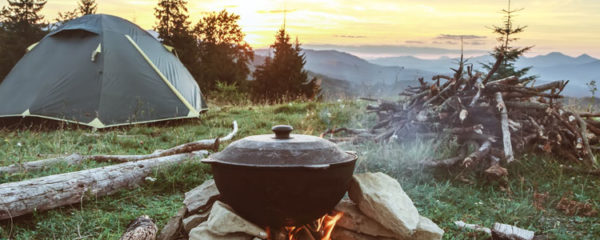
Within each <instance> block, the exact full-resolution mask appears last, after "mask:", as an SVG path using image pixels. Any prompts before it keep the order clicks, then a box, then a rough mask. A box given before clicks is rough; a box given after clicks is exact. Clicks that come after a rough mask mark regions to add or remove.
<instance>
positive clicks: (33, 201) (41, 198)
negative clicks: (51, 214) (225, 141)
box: [0, 151, 208, 220]
mask: <svg viewBox="0 0 600 240" xmlns="http://www.w3.org/2000/svg"><path fill="white" fill-rule="evenodd" d="M206 154H208V152H207V151H197V152H193V153H185V154H177V155H172V156H166V157H160V158H152V159H147V160H142V161H138V162H129V163H122V164H117V165H113V166H108V167H101V168H94V169H88V170H83V171H78V172H72V173H64V174H58V175H52V176H47V177H41V178H35V179H30V180H25V181H21V182H12V183H5V184H0V220H4V219H9V218H14V217H18V216H22V215H25V214H29V213H32V212H34V211H45V210H49V209H53V208H57V207H61V206H65V205H69V204H74V203H78V202H80V201H82V199H83V198H84V197H85V196H86V195H92V196H96V197H100V196H106V195H110V194H113V193H115V192H117V191H119V190H121V189H125V188H133V187H136V186H138V185H139V184H141V183H142V182H143V181H144V178H145V177H146V176H148V175H150V174H152V173H153V172H154V170H155V169H157V168H161V167H167V166H171V165H174V164H179V163H182V162H185V161H188V160H190V159H193V158H197V157H203V156H205V155H206Z"/></svg>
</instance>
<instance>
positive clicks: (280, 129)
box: [271, 125, 294, 139]
mask: <svg viewBox="0 0 600 240" xmlns="http://www.w3.org/2000/svg"><path fill="white" fill-rule="evenodd" d="M293 130H294V128H293V127H292V126H290V125H277V126H274V127H273V128H271V131H273V132H274V133H275V139H290V133H291V132H292V131H293Z"/></svg>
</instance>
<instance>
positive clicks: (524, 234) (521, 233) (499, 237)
mask: <svg viewBox="0 0 600 240" xmlns="http://www.w3.org/2000/svg"><path fill="white" fill-rule="evenodd" d="M534 236H535V232H533V231H529V230H525V229H522V228H518V227H515V226H511V225H507V224H502V223H494V227H493V228H492V239H496V240H532V239H533V237H534Z"/></svg>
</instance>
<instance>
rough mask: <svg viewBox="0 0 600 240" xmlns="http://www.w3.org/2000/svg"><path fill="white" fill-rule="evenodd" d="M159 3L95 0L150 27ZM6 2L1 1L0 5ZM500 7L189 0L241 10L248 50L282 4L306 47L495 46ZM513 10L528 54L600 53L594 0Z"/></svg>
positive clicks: (194, 11)
mask: <svg viewBox="0 0 600 240" xmlns="http://www.w3.org/2000/svg"><path fill="white" fill-rule="evenodd" d="M157 2H158V1H157V0H126V1H120V0H101V1H98V13H106V14H112V15H117V16H120V17H123V18H126V19H128V20H130V21H133V22H135V23H137V24H138V25H140V26H142V27H143V28H145V29H152V28H153V27H154V25H155V22H156V21H155V17H154V15H153V13H154V7H155V6H156V4H157ZM5 5H6V2H5V1H3V2H2V4H1V6H5ZM506 5H507V4H506V1H504V0H486V1H481V0H479V1H475V0H457V1H442V0H429V1H417V0H404V1H398V0H373V1H358V0H333V1H317V0H303V1H300V0H287V1H285V2H284V1H282V0H276V1H271V0H269V1H267V0H253V1H243V0H219V1H216V0H212V1H194V0H190V1H188V9H189V14H190V17H191V19H192V23H193V24H195V23H197V21H198V20H199V19H200V18H201V17H202V16H203V15H205V14H206V13H207V12H210V11H220V10H222V9H227V10H228V11H231V12H234V13H237V14H239V15H240V16H241V20H240V25H241V26H242V28H243V30H244V32H245V33H246V40H247V41H248V42H249V43H250V44H251V45H252V46H253V47H254V48H264V47H267V46H268V45H269V44H270V43H272V42H273V37H274V34H275V31H276V30H277V29H278V28H280V27H281V26H282V24H283V12H282V10H283V9H287V10H288V11H289V13H288V14H287V29H288V30H289V32H290V34H291V35H292V36H298V37H299V39H300V41H301V42H302V43H303V44H305V45H307V46H313V45H317V46H318V45H326V46H330V45H331V47H332V48H335V47H336V46H340V45H341V46H349V45H354V46H358V45H383V46H388V45H394V46H398V45H402V46H410V47H434V48H446V49H458V48H460V46H459V44H458V43H459V41H458V40H457V39H455V38H453V37H452V36H447V35H472V36H471V38H472V39H467V40H465V49H466V50H481V51H484V50H485V51H487V50H489V49H490V48H491V47H492V46H494V45H495V44H496V43H495V37H494V35H493V34H492V33H491V30H490V29H489V27H490V26H492V25H495V24H500V23H501V21H502V14H501V11H500V10H501V9H503V8H506V7H507V6H506ZM75 7H76V1H75V0H49V1H48V3H47V4H46V7H45V8H44V11H43V13H44V15H45V16H46V19H47V20H51V19H54V18H55V17H56V15H57V12H58V11H67V10H71V9H73V8H75ZM513 8H523V9H524V10H523V11H521V12H519V13H518V14H517V18H516V23H517V24H518V25H527V26H528V28H527V29H526V31H525V33H523V34H521V35H520V37H521V40H520V41H519V42H518V44H517V45H521V46H522V45H535V48H534V49H533V50H532V51H531V52H530V53H528V55H539V54H546V53H549V52H554V51H560V52H563V53H565V54H568V55H571V56H577V55H580V54H583V53H587V54H590V55H592V56H594V57H600V47H599V44H598V42H600V1H597V0H562V1H558V0H545V1H541V0H539V1H538V0H535V1H530V0H528V1H513ZM365 57H369V56H365ZM424 57H428V56H424ZM430 57H436V56H435V55H434V56H430Z"/></svg>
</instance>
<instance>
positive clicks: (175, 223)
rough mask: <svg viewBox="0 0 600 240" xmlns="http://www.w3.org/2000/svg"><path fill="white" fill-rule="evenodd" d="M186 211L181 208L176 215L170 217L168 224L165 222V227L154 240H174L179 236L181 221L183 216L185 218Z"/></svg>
mask: <svg viewBox="0 0 600 240" xmlns="http://www.w3.org/2000/svg"><path fill="white" fill-rule="evenodd" d="M186 210H187V209H186V208H185V207H182V208H181V209H179V211H177V214H175V216H173V217H171V219H169V222H167V225H165V226H164V227H163V229H162V230H161V231H160V234H159V235H158V237H157V238H156V239H158V240H175V239H177V238H178V237H179V236H180V229H181V219H183V216H185V214H186V212H187V211H186Z"/></svg>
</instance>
